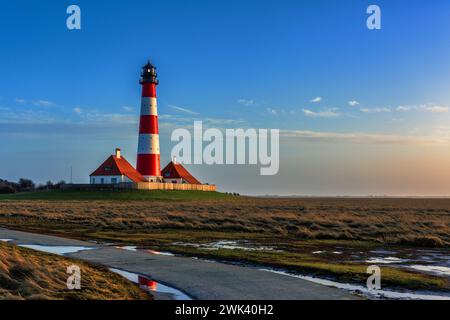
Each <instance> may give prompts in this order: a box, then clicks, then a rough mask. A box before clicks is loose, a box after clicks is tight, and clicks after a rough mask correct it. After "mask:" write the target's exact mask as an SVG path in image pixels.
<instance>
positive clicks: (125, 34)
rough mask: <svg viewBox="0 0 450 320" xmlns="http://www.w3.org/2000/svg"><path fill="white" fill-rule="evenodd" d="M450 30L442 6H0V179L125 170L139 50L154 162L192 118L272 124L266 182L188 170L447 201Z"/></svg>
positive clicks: (294, 190) (292, 188)
mask: <svg viewBox="0 0 450 320" xmlns="http://www.w3.org/2000/svg"><path fill="white" fill-rule="evenodd" d="M70 4H77V5H79V6H80V8H81V19H82V23H81V25H82V29H81V30H79V31H69V30H68V29H67V28H66V18H67V16H68V15H67V14H66V8H67V7H68V6H69V5H70ZM370 4H377V5H379V6H380V8H381V12H382V29H381V30H376V31H371V30H368V29H367V27H366V19H367V17H368V15H367V14H366V9H367V7H368V5H370ZM449 39H450V2H449V1H447V0H433V1H422V0H411V1H401V0H389V1H381V0H373V1H364V0H353V1H339V0H314V1H313V0H310V1H300V0H296V1H261V0H259V1H256V0H255V1H251V0H248V1H235V0H228V1H201V0H196V1H174V0H168V1H166V0H165V1H149V0H146V1H98V0H96V1H92V0H91V1H82V0H75V1H71V2H69V1H20V0H19V1H2V2H1V4H0V143H1V148H0V159H1V160H0V163H1V166H0V178H4V179H5V178H6V179H9V180H17V179H19V178H21V177H29V178H32V179H34V180H35V181H37V182H45V181H47V180H49V179H51V180H53V181H56V180H61V179H65V180H68V179H69V173H70V167H71V166H72V167H73V177H74V182H86V181H88V175H89V174H90V173H91V172H92V171H93V170H94V169H95V168H96V167H97V166H98V165H99V164H100V162H101V161H102V160H104V159H105V158H106V157H107V156H108V155H109V154H111V153H112V152H113V150H114V148H115V147H116V146H117V147H121V148H122V150H123V153H124V155H125V157H126V158H127V159H128V160H129V161H130V162H131V163H132V164H134V163H135V161H136V149H137V121H138V115H139V104H140V86H139V83H138V78H139V72H140V67H141V66H142V65H143V64H144V63H145V62H146V60H147V59H148V58H151V59H152V62H153V63H154V64H155V65H156V66H157V68H158V73H159V79H160V85H159V87H158V103H159V106H158V107H159V113H160V126H161V129H160V131H161V132H160V133H161V153H162V159H163V161H162V162H163V165H164V164H165V163H167V161H168V160H169V158H170V150H171V148H172V146H173V145H174V144H175V143H173V142H170V133H171V132H172V130H173V129H174V128H182V127H190V126H192V124H193V121H194V120H203V121H204V123H205V125H207V126H210V127H219V128H225V127H227V128H239V127H244V128H276V129H280V130H281V140H280V142H281V144H280V162H281V164H280V171H279V173H278V175H276V176H265V177H261V176H259V169H258V167H257V166H236V165H228V166H227V165H215V166H206V165H191V166H188V168H189V170H190V171H192V173H193V174H194V175H196V176H198V178H199V179H200V180H202V181H207V182H211V183H216V184H217V185H218V186H219V189H220V190H223V191H237V192H241V193H247V194H282V195H289V194H301V195H369V194H376V195H384V194H389V195H450V122H449V120H450V110H449V107H450V41H449Z"/></svg>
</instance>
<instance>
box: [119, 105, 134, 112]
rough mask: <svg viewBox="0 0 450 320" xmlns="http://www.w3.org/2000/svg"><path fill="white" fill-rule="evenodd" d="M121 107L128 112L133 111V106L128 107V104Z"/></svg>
mask: <svg viewBox="0 0 450 320" xmlns="http://www.w3.org/2000/svg"><path fill="white" fill-rule="evenodd" d="M122 109H123V110H125V111H128V112H133V111H134V108H133V107H128V106H123V107H122Z"/></svg>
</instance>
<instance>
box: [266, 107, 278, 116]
mask: <svg viewBox="0 0 450 320" xmlns="http://www.w3.org/2000/svg"><path fill="white" fill-rule="evenodd" d="M266 111H267V112H268V113H270V114H271V115H274V116H276V115H277V114H278V112H277V110H275V109H272V108H266Z"/></svg>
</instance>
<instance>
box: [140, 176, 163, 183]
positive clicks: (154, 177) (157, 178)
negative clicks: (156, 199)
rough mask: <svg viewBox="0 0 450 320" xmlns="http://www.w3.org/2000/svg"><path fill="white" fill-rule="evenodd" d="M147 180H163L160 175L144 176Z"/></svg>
mask: <svg viewBox="0 0 450 320" xmlns="http://www.w3.org/2000/svg"><path fill="white" fill-rule="evenodd" d="M144 178H145V180H147V181H148V182H163V177H162V176H144Z"/></svg>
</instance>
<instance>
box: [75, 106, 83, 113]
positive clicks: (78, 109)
mask: <svg viewBox="0 0 450 320" xmlns="http://www.w3.org/2000/svg"><path fill="white" fill-rule="evenodd" d="M81 111H82V110H81V108H79V107H75V108H73V112H75V113H76V114H81Z"/></svg>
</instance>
